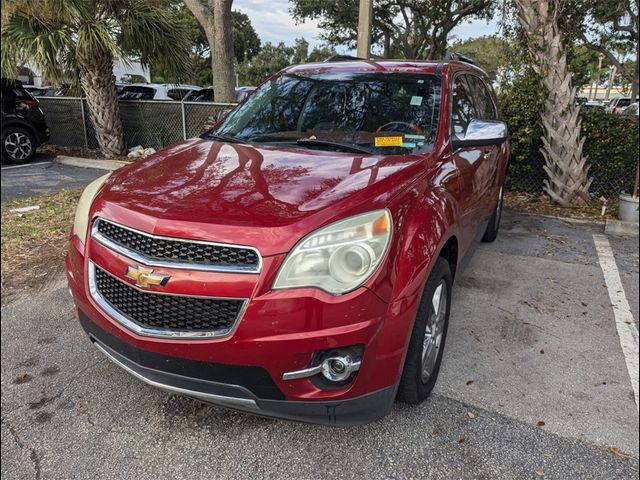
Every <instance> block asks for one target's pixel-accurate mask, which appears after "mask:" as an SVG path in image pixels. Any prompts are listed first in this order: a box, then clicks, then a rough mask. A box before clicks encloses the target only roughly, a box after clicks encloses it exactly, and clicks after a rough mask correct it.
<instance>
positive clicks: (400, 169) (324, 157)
mask: <svg viewBox="0 0 640 480" xmlns="http://www.w3.org/2000/svg"><path fill="white" fill-rule="evenodd" d="M424 161H425V157H424V156H418V155H393V156H372V155H366V154H353V153H343V152H327V151H320V150H310V149H306V148H299V147H281V146H280V147H275V146H272V147H269V146H266V147H260V148H257V147H254V146H250V145H243V144H229V143H220V142H212V141H208V140H203V139H194V140H190V141H187V142H184V143H181V144H178V145H175V146H173V147H170V148H168V149H165V150H162V151H160V152H158V153H157V154H155V155H153V156H150V157H148V158H147V159H144V160H140V161H138V162H136V163H134V164H132V165H129V166H127V167H125V168H122V169H120V170H117V171H116V172H114V174H113V175H111V177H110V178H109V180H108V181H107V183H106V184H105V186H104V187H103V189H102V191H101V192H100V194H99V195H98V197H97V199H96V201H95V202H94V207H93V215H98V216H104V217H106V218H110V219H111V220H114V221H116V222H120V223H123V224H124V225H127V226H130V227H133V228H137V229H139V230H143V231H146V232H149V233H153V234H157V235H167V236H179V237H185V238H192V239H200V240H210V241H216V242H222V243H236V244H244V245H251V246H255V247H257V248H258V249H259V250H260V252H261V253H262V255H264V256H266V255H273V254H277V253H284V252H287V251H289V250H290V249H291V248H292V247H293V245H294V244H295V243H296V242H297V241H298V240H299V239H300V238H302V237H303V236H304V235H306V234H307V233H309V232H311V231H313V230H315V229H317V228H319V227H320V226H322V225H325V224H327V223H329V222H331V221H334V220H338V219H340V218H343V217H346V216H349V215H353V214H357V213H361V212H365V211H369V210H373V209H378V208H384V206H385V205H386V204H387V203H388V202H389V200H390V199H391V198H393V197H394V196H395V195H396V194H397V193H398V192H399V191H401V190H402V189H403V188H405V187H406V186H407V185H408V184H409V183H410V182H411V181H412V180H414V179H415V178H416V175H418V174H419V172H420V171H421V169H422V166H421V165H422V162H424Z"/></svg>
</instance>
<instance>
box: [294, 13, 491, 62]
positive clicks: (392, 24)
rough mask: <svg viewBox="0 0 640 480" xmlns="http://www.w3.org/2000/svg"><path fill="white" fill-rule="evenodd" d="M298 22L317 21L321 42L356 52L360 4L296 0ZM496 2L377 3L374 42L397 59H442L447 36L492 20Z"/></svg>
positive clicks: (373, 25) (373, 32)
mask: <svg viewBox="0 0 640 480" xmlns="http://www.w3.org/2000/svg"><path fill="white" fill-rule="evenodd" d="M290 3H291V14H292V15H293V17H294V19H296V20H297V21H305V20H315V21H317V22H318V26H319V27H320V32H321V33H320V38H321V39H322V40H324V41H325V42H327V43H328V44H330V45H344V46H347V47H348V48H355V46H356V39H357V30H358V5H359V2H358V0H291V2H290ZM495 5H496V2H494V1H492V0H449V1H446V2H443V1H441V0H410V1H406V0H376V1H375V2H373V16H372V25H371V39H372V45H373V46H374V50H377V51H379V50H385V39H388V41H389V42H388V45H387V47H388V48H387V49H386V51H384V53H383V55H384V56H387V57H393V58H410V59H416V58H431V59H433V58H441V57H442V56H443V55H444V53H445V50H446V46H447V37H448V35H449V33H450V32H451V30H453V29H454V28H455V27H456V26H457V25H459V24H461V23H463V22H465V21H468V20H469V19H471V18H491V17H492V16H493V9H494V7H495Z"/></svg>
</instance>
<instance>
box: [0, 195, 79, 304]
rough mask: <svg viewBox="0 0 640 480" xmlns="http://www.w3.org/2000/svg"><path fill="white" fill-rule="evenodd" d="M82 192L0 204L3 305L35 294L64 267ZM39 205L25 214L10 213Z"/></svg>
mask: <svg viewBox="0 0 640 480" xmlns="http://www.w3.org/2000/svg"><path fill="white" fill-rule="evenodd" d="M81 193H82V189H76V190H63V191H62V192H59V193H55V194H52V195H43V196H38V197H32V198H25V199H19V200H11V201H9V202H6V203H4V204H2V303H3V304H4V303H6V302H7V301H8V299H9V298H11V297H13V296H14V295H15V294H16V293H18V292H21V291H22V292H24V291H29V290H38V289H39V288H40V287H41V286H42V285H44V284H46V283H47V282H48V281H50V280H52V279H53V278H54V277H55V276H56V275H58V274H59V273H60V272H61V271H62V270H63V267H64V256H65V253H66V250H67V246H68V241H69V240H68V239H69V231H70V230H71V226H72V224H73V216H74V213H75V209H76V204H77V203H78V199H79V198H80V194H81ZM31 205H39V206H40V209H39V210H32V211H29V212H24V213H17V212H11V210H12V209H15V208H20V207H28V206H31Z"/></svg>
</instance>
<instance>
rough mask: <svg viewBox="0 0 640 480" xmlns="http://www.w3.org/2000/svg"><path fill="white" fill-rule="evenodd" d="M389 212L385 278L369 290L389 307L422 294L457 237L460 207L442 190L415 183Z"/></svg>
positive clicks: (393, 203)
mask: <svg viewBox="0 0 640 480" xmlns="http://www.w3.org/2000/svg"><path fill="white" fill-rule="evenodd" d="M388 208H389V210H390V211H391V215H392V217H393V226H394V233H393V235H394V239H393V242H392V245H391V247H390V251H389V254H388V257H387V261H386V262H385V265H384V269H385V271H384V274H383V275H379V276H377V277H376V281H375V283H374V284H373V285H371V287H370V288H371V289H372V290H373V291H374V292H375V293H376V294H377V295H378V296H379V297H380V298H382V299H383V300H384V301H386V302H389V303H391V302H395V301H398V300H402V299H404V298H406V297H414V296H416V295H417V294H420V293H421V292H422V288H423V285H424V283H425V281H426V279H427V276H428V274H429V272H430V271H431V268H432V267H433V264H434V262H435V259H436V258H437V257H438V255H439V253H440V251H441V250H442V248H443V246H444V245H445V244H446V242H447V241H448V240H449V239H450V238H451V237H453V236H456V237H457V235H458V230H457V223H456V218H458V212H459V207H458V204H457V202H456V201H455V199H454V198H453V197H452V196H451V194H450V193H448V192H447V191H446V190H445V189H444V188H431V186H430V185H429V184H428V183H427V182H425V183H420V182H417V183H415V184H414V185H413V186H412V187H411V188H409V189H408V190H406V191H405V192H403V194H402V195H399V196H398V197H396V198H395V199H394V200H393V201H392V202H391V203H390V204H389V205H388Z"/></svg>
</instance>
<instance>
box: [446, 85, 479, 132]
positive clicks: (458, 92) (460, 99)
mask: <svg viewBox="0 0 640 480" xmlns="http://www.w3.org/2000/svg"><path fill="white" fill-rule="evenodd" d="M471 91H472V90H471V87H470V86H469V84H468V83H467V75H458V76H457V77H455V78H454V80H453V100H452V104H451V125H452V129H453V133H455V134H457V135H464V134H465V132H466V131H467V127H468V126H469V124H470V123H471V120H473V119H477V118H478V113H477V111H476V106H475V104H474V102H473V97H472V95H471Z"/></svg>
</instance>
